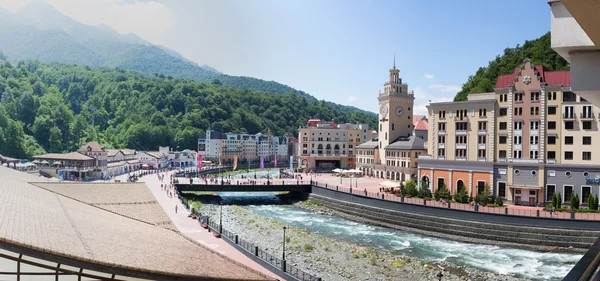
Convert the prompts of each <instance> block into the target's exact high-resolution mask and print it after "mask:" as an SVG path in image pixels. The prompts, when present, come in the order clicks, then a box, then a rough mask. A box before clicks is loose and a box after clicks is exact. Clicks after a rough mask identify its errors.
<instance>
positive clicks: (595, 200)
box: [594, 194, 598, 210]
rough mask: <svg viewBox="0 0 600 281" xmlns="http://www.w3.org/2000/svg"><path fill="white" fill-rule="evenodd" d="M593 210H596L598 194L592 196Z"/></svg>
mask: <svg viewBox="0 0 600 281" xmlns="http://www.w3.org/2000/svg"><path fill="white" fill-rule="evenodd" d="M594 210H598V194H596V196H594Z"/></svg>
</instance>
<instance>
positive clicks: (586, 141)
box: [583, 136, 592, 145]
mask: <svg viewBox="0 0 600 281" xmlns="http://www.w3.org/2000/svg"><path fill="white" fill-rule="evenodd" d="M583 144H584V145H591V144H592V137H589V136H588V137H583Z"/></svg>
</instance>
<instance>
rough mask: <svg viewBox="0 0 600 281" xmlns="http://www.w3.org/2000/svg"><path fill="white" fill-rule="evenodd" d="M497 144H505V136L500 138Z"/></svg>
mask: <svg viewBox="0 0 600 281" xmlns="http://www.w3.org/2000/svg"><path fill="white" fill-rule="evenodd" d="M498 143H500V144H506V136H500V138H499V140H498Z"/></svg>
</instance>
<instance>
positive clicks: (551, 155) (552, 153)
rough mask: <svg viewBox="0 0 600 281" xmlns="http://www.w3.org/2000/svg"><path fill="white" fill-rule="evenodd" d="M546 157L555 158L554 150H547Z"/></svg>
mask: <svg viewBox="0 0 600 281" xmlns="http://www.w3.org/2000/svg"><path fill="white" fill-rule="evenodd" d="M547 153H548V159H556V151H550V150H549V151H548V152H547Z"/></svg>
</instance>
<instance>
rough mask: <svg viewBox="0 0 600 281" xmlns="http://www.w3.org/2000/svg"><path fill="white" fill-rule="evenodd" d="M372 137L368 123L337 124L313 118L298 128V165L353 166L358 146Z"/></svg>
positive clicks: (319, 167)
mask: <svg viewBox="0 0 600 281" xmlns="http://www.w3.org/2000/svg"><path fill="white" fill-rule="evenodd" d="M371 137H372V135H371V130H369V125H367V124H349V123H347V124H337V123H335V121H331V122H322V121H321V120H319V119H311V120H309V121H308V123H307V125H306V126H305V127H303V128H300V130H299V136H298V151H299V155H298V163H299V167H300V168H301V169H304V170H308V171H313V170H317V171H331V170H333V169H336V168H342V169H354V168H355V167H356V160H355V159H356V153H355V148H356V146H358V145H359V144H361V143H362V142H364V141H367V140H370V139H371Z"/></svg>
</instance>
